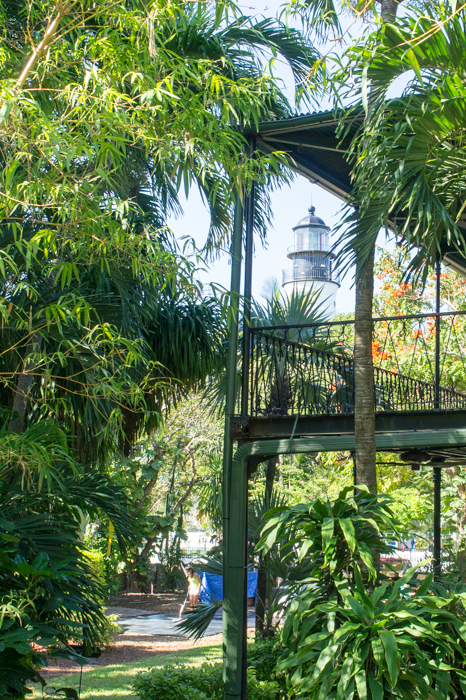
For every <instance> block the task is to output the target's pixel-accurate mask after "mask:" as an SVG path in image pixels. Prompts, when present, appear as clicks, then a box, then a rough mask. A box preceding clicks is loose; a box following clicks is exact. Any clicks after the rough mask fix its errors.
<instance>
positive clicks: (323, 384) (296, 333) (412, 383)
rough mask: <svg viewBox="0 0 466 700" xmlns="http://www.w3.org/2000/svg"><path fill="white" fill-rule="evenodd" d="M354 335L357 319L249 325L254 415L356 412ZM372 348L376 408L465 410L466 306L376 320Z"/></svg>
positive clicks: (383, 409)
mask: <svg viewBox="0 0 466 700" xmlns="http://www.w3.org/2000/svg"><path fill="white" fill-rule="evenodd" d="M437 334H439V338H440V343H439V342H437V339H436V336H437ZM353 340H354V321H342V322H339V321H334V322H331V323H324V324H312V325H307V326H275V327H271V326H269V327H263V328H253V329H251V351H250V370H249V397H248V398H249V402H248V404H249V407H250V408H249V410H250V415H252V416H260V415H262V416H264V415H267V416H273V415H296V414H300V415H312V414H334V413H352V412H353V411H354V360H353ZM372 350H373V359H374V384H375V387H374V398H375V404H376V410H377V411H416V410H431V409H449V410H454V409H461V408H463V409H464V408H466V315H465V312H451V313H443V314H439V315H438V316H437V315H436V314H419V315H410V316H395V317H391V318H380V319H375V320H374V339H373V344H372Z"/></svg>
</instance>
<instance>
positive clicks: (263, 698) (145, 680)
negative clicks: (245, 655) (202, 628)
mask: <svg viewBox="0 0 466 700" xmlns="http://www.w3.org/2000/svg"><path fill="white" fill-rule="evenodd" d="M247 684H248V689H247V694H248V700H275V699H276V697H277V694H278V685H277V683H275V682H274V681H266V680H260V679H259V678H258V677H257V676H256V675H255V673H254V671H253V670H252V669H250V670H248V681H247ZM134 690H135V691H136V692H137V693H138V695H139V698H140V700H222V698H223V675H222V664H220V663H216V664H202V665H201V666H198V667H195V666H186V665H184V664H179V665H176V666H172V665H169V666H164V667H163V668H156V669H153V670H152V671H149V672H148V673H140V674H138V677H137V679H136V682H135V684H134Z"/></svg>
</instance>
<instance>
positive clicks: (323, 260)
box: [282, 255, 340, 285]
mask: <svg viewBox="0 0 466 700" xmlns="http://www.w3.org/2000/svg"><path fill="white" fill-rule="evenodd" d="M306 280H310V281H313V280H322V281H324V282H335V284H338V285H339V284H340V275H339V273H338V272H337V271H336V270H335V269H334V268H333V260H332V259H331V258H330V257H322V256H321V255H306V257H303V258H299V259H297V260H295V264H294V265H293V267H289V268H287V269H286V270H283V278H282V284H286V283H287V282H304V281H306Z"/></svg>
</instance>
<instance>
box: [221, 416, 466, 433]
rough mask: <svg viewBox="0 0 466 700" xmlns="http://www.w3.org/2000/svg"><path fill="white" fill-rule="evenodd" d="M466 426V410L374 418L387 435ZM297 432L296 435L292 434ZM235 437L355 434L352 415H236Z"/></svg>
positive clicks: (377, 427) (377, 429) (234, 419)
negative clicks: (389, 433)
mask: <svg viewBox="0 0 466 700" xmlns="http://www.w3.org/2000/svg"><path fill="white" fill-rule="evenodd" d="M465 425H466V410H464V409H457V410H451V411H445V410H438V411H435V410H432V411H405V412H403V413H397V412H390V411H384V412H383V413H382V412H381V413H377V414H376V416H375V430H376V432H378V433H384V432H391V433H396V432H406V431H416V430H418V431H426V430H427V431H429V430H432V431H433V430H456V429H458V428H462V427H464V426H465ZM293 429H294V433H293ZM231 430H232V435H233V436H234V438H235V439H236V440H258V439H262V438H263V439H274V438H286V437H289V436H290V435H292V434H294V435H295V436H296V437H305V436H307V435H309V436H310V435H325V434H327V435H332V434H334V435H341V434H345V433H346V434H351V433H353V432H354V416H353V415H352V414H344V413H340V414H335V415H320V416H319V415H316V416H270V417H258V418H255V417H249V416H233V417H232V419H231Z"/></svg>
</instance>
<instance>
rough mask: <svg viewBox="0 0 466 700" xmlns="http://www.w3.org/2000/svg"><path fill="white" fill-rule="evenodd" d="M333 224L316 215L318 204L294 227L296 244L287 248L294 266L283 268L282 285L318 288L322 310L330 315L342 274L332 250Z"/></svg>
mask: <svg viewBox="0 0 466 700" xmlns="http://www.w3.org/2000/svg"><path fill="white" fill-rule="evenodd" d="M329 231H330V228H329V227H328V226H326V225H325V223H324V221H322V219H320V218H319V217H318V216H316V215H315V207H310V208H309V214H308V215H307V216H305V217H304V219H301V221H299V222H298V223H297V224H296V226H295V227H294V228H293V233H294V245H293V246H291V247H290V248H288V258H289V259H290V260H291V261H292V267H290V268H287V269H286V270H283V281H282V285H283V289H284V290H285V292H286V293H287V294H288V295H290V294H291V293H292V292H295V293H296V292H298V293H306V292H308V291H309V290H310V289H311V288H312V289H313V290H315V291H317V292H319V293H320V294H319V302H320V303H321V310H322V312H323V313H324V314H325V316H327V318H331V317H332V316H334V314H335V297H336V294H337V291H338V288H339V287H340V277H339V275H338V272H337V271H336V270H335V255H334V254H333V253H331V252H330V243H329Z"/></svg>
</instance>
